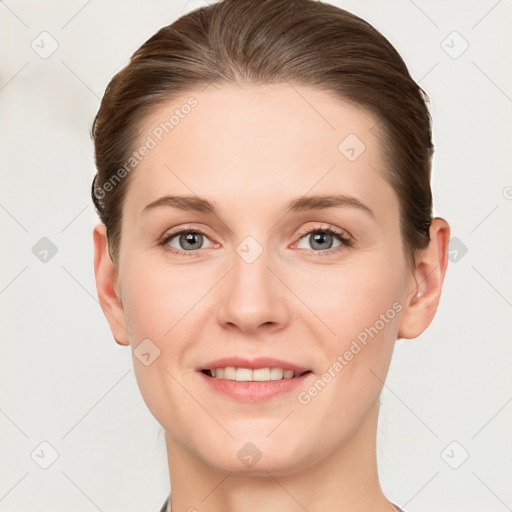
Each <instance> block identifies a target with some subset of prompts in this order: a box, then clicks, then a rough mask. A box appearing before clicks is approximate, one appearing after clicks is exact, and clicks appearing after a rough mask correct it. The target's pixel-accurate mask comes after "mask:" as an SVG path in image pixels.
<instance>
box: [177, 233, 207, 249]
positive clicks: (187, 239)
mask: <svg viewBox="0 0 512 512" xmlns="http://www.w3.org/2000/svg"><path fill="white" fill-rule="evenodd" d="M197 237H199V242H197V241H196V238H197ZM201 237H202V235H201V234H200V233H184V234H182V235H181V240H180V243H181V244H182V245H184V244H190V245H194V244H196V245H198V246H199V247H189V248H191V249H200V248H201V241H202V238H201Z"/></svg>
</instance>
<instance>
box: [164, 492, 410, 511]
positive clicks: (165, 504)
mask: <svg viewBox="0 0 512 512" xmlns="http://www.w3.org/2000/svg"><path fill="white" fill-rule="evenodd" d="M170 499H171V496H170V495H169V497H168V498H167V499H166V500H165V503H164V505H163V507H162V508H161V509H160V512H167V505H168V504H169V500H170ZM393 506H394V507H395V508H396V510H397V512H405V510H402V509H401V508H399V507H398V506H397V505H395V504H394V503H393Z"/></svg>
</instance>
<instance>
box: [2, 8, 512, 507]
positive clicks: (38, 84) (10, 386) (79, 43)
mask: <svg viewBox="0 0 512 512" xmlns="http://www.w3.org/2000/svg"><path fill="white" fill-rule="evenodd" d="M332 3H334V4H335V5H338V6H340V7H344V8H346V9H348V10H350V11H352V12H354V13H356V14H359V15H361V16H362V17H363V18H365V19H367V20H368V21H370V22H371V23H372V24H374V25H375V26H376V27H377V28H378V29H379V30H380V31H382V32H383V33H384V35H386V36H387V37H388V38H389V39H390V40H391V41H392V43H393V44H394V45H395V46H396V47H397V49H398V50H399V52H400V53H401V54H402V56H403V57H404V59H405V61H406V63H407V64H408V66H409V69H410V71H411V73H412V75H413V77H414V78H415V79H416V80H417V81H419V83H420V84H421V85H422V86H423V87H424V88H425V90H426V91H427V92H428V93H429V95H430V97H431V99H432V109H431V110H432V116H433V119H434V143H435V145H436V153H435V159H434V168H433V192H434V197H435V214H436V215H440V216H442V217H444V218H445V219H447V220H448V221H449V223H450V224H451V227H452V235H453V237H455V238H456V239H457V240H452V243H451V251H450V254H451V259H452V261H451V263H450V265H449V268H448V272H447V277H446V281H445V285H444V291H443V297H442V300H441V303H440V306H439V310H438V313H437V316H436V318H435V320H434V322H433V324H432V325H431V327H430V328H429V329H428V330H427V331H426V332H425V333H424V334H423V335H421V336H420V337H418V338H417V339H415V340H403V341H399V342H397V347H396V351H395V357H394V360H393V362H392V366H391V369H390V373H389V377H388V380H387V382H386V385H385V387H384V390H383V394H382V410H381V419H380V426H379V446H378V454H379V468H380V474H381V480H382V484H383V488H384V491H385V492H386V493H387V495H388V497H389V498H390V499H392V500H394V501H395V502H396V503H397V504H399V505H401V506H403V507H404V508H405V509H406V510H407V512H433V511H435V512H458V511H461V512H482V511H483V510H485V511H486V512H502V511H506V510H512V508H511V507H512V486H511V485H510V484H511V482H512V468H511V460H512V457H511V455H512V440H511V436H510V432H511V426H512V404H511V401H512V385H511V382H510V365H511V361H512V344H511V343H510V341H511V330H512V326H511V322H510V319H511V307H512V286H511V281H512V279H511V272H510V261H512V243H511V236H510V233H511V221H510V219H511V210H512V175H511V172H510V169H511V155H510V141H511V121H512V83H511V82H512V80H511V74H510V70H511V65H510V64H511V62H510V60H511V59H510V48H511V42H512V41H511V39H512V36H511V31H510V30H509V28H510V19H511V15H512V5H511V1H510V0H501V1H496V0H481V1H476V0H473V1H471V2H468V1H462V0H458V1H451V2H446V1H443V0H435V1H426V0H415V1H414V2H413V1H412V0H391V1H386V2H381V1H377V0H374V1H369V0H366V1H361V0H346V1H336V2H334V1H333V2H332ZM201 4H202V3H201V2H188V3H186V2H184V1H183V0H180V1H176V2H174V1H173V2H171V1H157V0H151V1H145V2H142V1H139V2H135V1H121V0H116V1H110V2H100V1H99V0H89V1H74V2H69V1H67V2H65V1H63V0H61V1H56V0H53V1H47V2H44V5H43V4H42V3H41V2H37V1H35V0H26V1H24V2H21V1H15V0H8V1H6V2H1V3H0V35H1V36H0V37H1V39H2V46H1V48H2V50H1V52H2V55H1V63H0V109H1V124H0V129H1V146H0V150H1V151H0V154H1V159H0V165H1V188H0V225H1V231H0V234H1V237H2V249H1V262H2V265H1V271H0V308H1V312H0V314H1V317H0V318H1V323H0V328H1V344H0V390H1V395H0V450H1V452H0V512H21V511H23V512H25V511H27V510H31V511H52V512H58V511H68V510H74V511H76V512H80V511H84V512H92V511H97V510H100V511H105V512H106V511H121V510H122V511H125V512H132V511H133V512H135V511H137V512H140V511H148V512H153V511H155V512H156V511H157V510H159V507H160V506H161V504H162V503H163V500H164V499H165V497H166V495H167V494H168V492H169V478H168V470H167V460H166V454H165V445H164V440H163V433H162V432H161V428H160V426H159V425H158V423H157V422H156V420H155V419H154V418H153V417H152V415H151V414H150V413H149V411H148V410H147V408H146V406H145V404H144V402H143V400H142V398H141V396H140V392H139V390H138V387H137V385H136V382H135V378H134V374H133V371H132V360H131V355H130V352H129V350H130V349H129V348H128V347H125V348H121V347H120V346H118V345H117V344H116V343H115V341H114V340H113V338H112V336H111V333H110V330H109V328H108V324H107V322H106V320H105V318H104V316H103V313H102V312H101V309H100V307H99V305H98V302H97V296H96V289H95V283H94V274H93V245H92V229H93V226H94V225H95V223H96V222H97V218H96V216H95V214H94V210H93V207H92V204H91V202H90V199H89V188H90V183H91V180H92V177H93V174H94V163H93V147H92V142H91V141H90V138H89V130H90V127H91V123H92V120H93V117H94V114H95V113H96V111H97V109H98V106H99V100H100V98H101V96H102V95H103V92H104V89H105V87H106V85H107V83H108V80H109V79H110V78H111V76H112V75H113V74H114V73H115V72H117V71H118V70H119V69H120V68H121V67H122V66H123V65H124V64H125V63H126V62H127V60H128V58H129V56H130V55H131V53H132V52H133V51H134V50H136V49H137V48H138V47H139V46H140V45H141V44H142V43H143V42H144V41H145V40H146V39H147V38H148V37H150V36H151V35H152V34H153V33H154V32H155V31H156V30H157V29H159V28H160V27H161V26H163V25H166V24H169V23H171V22H172V21H174V20H175V19H176V18H177V17H178V16H179V15H180V14H181V13H182V12H184V11H185V10H190V9H191V8H193V7H196V6H199V5H201ZM44 31H46V32H48V33H49V34H50V35H49V36H48V35H41V33H42V32H44ZM454 31H455V32H457V34H454ZM53 41H55V42H56V43H54V42H53ZM52 44H58V48H57V49H56V50H55V51H54V53H52V54H51V55H46V54H45V52H49V51H50V50H51V49H52ZM466 44H468V45H469V47H468V48H467V49H466V50H465V51H464V52H463V53H461V52H462V50H464V48H465V46H466ZM459 54H460V55H459ZM43 57H46V58H43ZM43 237H47V238H48V239H49V240H51V242H52V243H53V244H54V245H55V246H56V248H57V252H56V254H55V255H53V256H52V254H51V252H50V253H47V254H46V255H45V253H44V252H41V251H42V249H41V247H40V246H39V245H36V244H37V243H38V242H39V241H40V239H41V238H43ZM39 243H40V244H44V243H45V242H39ZM46 243H47V242H46ZM34 246H36V249H34V250H33V247H34ZM466 249H467V252H465V250H466ZM34 252H35V254H34ZM45 256H46V259H47V261H41V258H43V259H44V257H45ZM41 443H43V444H41ZM55 456H57V458H56V460H55V461H53V458H55ZM466 456H468V458H467V460H465V461H464V458H465V457H466ZM52 461H53V463H52ZM50 464H51V465H50ZM47 465H49V467H48V468H47V469H43V467H44V466H47ZM457 466H460V467H458V468H457V469H455V467H457Z"/></svg>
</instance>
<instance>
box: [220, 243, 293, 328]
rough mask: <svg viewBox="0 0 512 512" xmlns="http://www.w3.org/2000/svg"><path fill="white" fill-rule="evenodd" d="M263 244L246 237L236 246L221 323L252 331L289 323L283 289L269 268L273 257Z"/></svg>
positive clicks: (221, 299)
mask: <svg viewBox="0 0 512 512" xmlns="http://www.w3.org/2000/svg"><path fill="white" fill-rule="evenodd" d="M264 243H265V242H262V243H260V242H259V241H258V240H257V239H256V238H255V237H253V236H247V237H246V238H245V239H243V240H242V242H240V243H239V244H238V246H236V248H235V251H234V253H233V257H232V265H231V267H232V270H231V272H230V273H229V275H228V276H227V278H228V284H227V285H226V287H225V289H224V291H223V293H222V297H221V298H220V304H219V308H218V316H219V321H220V322H221V323H224V324H236V325H237V326H238V327H239V328H240V329H241V330H243V331H247V332H249V331H254V330H255V329H257V328H258V327H259V326H261V325H264V324H273V325H275V326H277V325H281V326H282V325H283V324H284V323H285V322H286V318H287V307H286V303H285V299H286V298H285V296H284V293H285V290H284V286H283V285H282V283H280V282H279V280H278V279H276V277H275V275H274V274H273V272H272V271H271V270H270V269H269V267H270V268H272V266H273V261H274V258H273V257H272V254H271V252H270V250H269V249H268V247H264Z"/></svg>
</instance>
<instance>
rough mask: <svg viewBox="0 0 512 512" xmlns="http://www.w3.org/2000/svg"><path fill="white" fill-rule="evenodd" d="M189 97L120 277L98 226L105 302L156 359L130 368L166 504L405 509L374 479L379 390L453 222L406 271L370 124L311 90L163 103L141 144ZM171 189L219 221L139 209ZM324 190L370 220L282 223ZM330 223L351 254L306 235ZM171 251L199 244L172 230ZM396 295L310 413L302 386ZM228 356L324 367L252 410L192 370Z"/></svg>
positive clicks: (151, 173)
mask: <svg viewBox="0 0 512 512" xmlns="http://www.w3.org/2000/svg"><path fill="white" fill-rule="evenodd" d="M192 95H193V96H194V97H195V98H196V99H197V100H198V105H197V107H196V108H195V109H194V110H192V111H191V113H190V114H189V115H188V116H186V117H185V118H184V119H183V120H181V121H180V123H179V125H177V126H176V127H175V128H174V129H173V130H172V131H171V132H170V133H169V134H168V135H166V136H165V137H164V138H163V140H162V141H161V142H160V143H159V144H158V145H157V147H155V148H154V149H152V150H151V151H150V152H149V154H148V155H147V156H146V157H145V158H144V159H143V160H142V161H141V162H140V163H139V165H138V166H137V168H136V170H135V171H133V175H132V176H131V178H130V179H131V182H130V184H129V187H128V191H127V195H126V202H125V204H124V210H123V225H122V236H121V244H120V252H119V263H118V266H117V267H116V266H115V265H114V264H113V263H112V261H111V260H110V258H109V255H108V252H107V246H106V243H107V240H106V232H105V226H104V225H103V224H99V225H98V226H96V227H95V229H94V244H95V265H94V267H95V274H96V284H97V290H98V296H99V300H100V303H101V306H102V309H103V311H104V313H105V315H106V318H107V320H108V322H109V324H110V327H111V330H112V333H113V335H114V337H115V339H116V341H117V342H118V343H119V344H122V345H130V346H131V348H132V352H133V350H135V349H136V348H137V346H138V345H139V343H141V341H142V340H144V339H147V338H149V339H150V340H151V342H152V343H153V344H154V345H156V346H157V347H158V348H159V350H160V355H159V357H158V358H156V359H155V360H154V362H153V363H152V364H150V365H148V366H146V365H144V364H142V363H141V362H140V361H139V359H138V358H136V357H134V358H133V362H134V369H135V374H136V378H137V382H138V385H139V388H140V390H141V393H142V396H143V398H144V400H145V402H146V404H147V406H148V408H149V409H150V411H151V413H152V414H153V415H154V416H155V418H156V419H157V421H158V422H159V423H160V424H161V425H162V427H163V429H164V432H165V440H166V446H167V455H168V461H169V472H170V480H171V489H172V509H173V510H174V511H182V510H183V511H186V510H189V508H190V507H195V508H196V509H197V510H199V511H200V512H221V511H222V512H225V511H233V512H235V511H236V512H239V511H240V510H244V511H246V512H253V511H254V512H256V511H261V510H266V511H278V510H279V511H281V512H299V511H303V510H304V509H305V510H307V511H308V512H317V511H326V510H327V511H335V510H336V511H338V512H339V511H358V512H366V511H368V512H370V511H372V512H375V511H390V510H394V508H393V507H392V505H391V503H390V502H389V501H388V500H387V499H386V498H385V496H384V494H383V492H382V490H381V487H380V484H379V479H378V474H377V461H376V449H375V443H376V430H377V419H378V398H379V394H380V392H381V389H382V386H383V382H384V380H385V378H386V374H387V372H388V368H389V364H390V359H391V356H392V351H393V347H394V343H395V340H396V339H397V337H398V336H400V337H402V338H415V337H416V336H418V335H420V334H421V333H422V332H423V331H424V330H425V329H426V328H427V327H428V325H429V324H430V323H431V321H432V319H433V317H434V315H435V312H436V309H437V306H438V302H439V298H440V294H441V288H442V283H443V279H444V275H445V271H446V266H447V247H448V241H449V238H450V228H449V225H448V224H447V222H446V221H445V220H443V219H442V218H439V217H438V218H435V219H434V220H433V222H432V225H431V228H430V238H431V242H430V245H429V246H428V247H427V248H426V249H424V250H422V251H420V252H418V254H417V261H416V266H415V267H414V268H410V267H409V266H408V264H407V261H406V258H405V252H404V247H403V242H402V238H401V234H400V229H399V202H398V198H397V196H396V195H395V192H394V191H393V189H392V188H391V186H390V185H389V184H388V183H387V182H386V181H385V180H384V179H383V177H382V175H383V162H384V160H383V157H382V153H381V148H380V145H379V137H378V133H376V129H375V126H376V123H377V120H376V119H375V118H374V117H373V116H372V115H370V114H369V113H367V112H366V111H365V110H363V109H361V108H356V107H354V106H351V105H349V104H348V103H345V102H343V101H340V100H339V99H335V98H333V97H332V96H330V95H328V94H327V93H325V92H322V91H320V90H315V89H313V88H308V87H304V86H300V87H299V86H294V88H292V87H290V85H288V84H277V85H266V86H253V85H236V86H235V85H233V86H231V85H229V86H227V85H225V86H222V87H220V86H219V87H214V86H209V87H207V88H206V89H204V90H194V91H191V92H189V93H187V94H183V95H181V96H180V97H178V98H175V99H173V100H172V101H170V102H169V103H168V104H167V105H165V106H163V107H161V108H159V109H157V110H155V111H154V112H153V113H152V114H151V115H150V117H148V119H146V120H145V123H144V129H143V130H142V132H141V134H142V135H141V141H143V140H144V139H145V137H146V136H147V135H148V134H150V133H151V130H152V129H153V128H154V127H155V126H156V125H157V124H158V123H160V122H162V121H163V120H165V119H168V117H169V112H170V111H172V110H173V109H174V108H179V106H180V105H182V104H183V103H185V102H186V100H187V99H188V98H189V97H190V96H192ZM305 99H306V100H307V101H305ZM319 114H321V115H319ZM326 120H327V121H328V122H326ZM372 129H373V130H372ZM351 133H353V134H356V135H357V136H358V137H359V139H360V140H361V141H363V142H364V144H365V146H366V149H365V151H364V152H363V153H362V154H361V155H360V156H359V157H358V158H357V159H356V160H355V161H349V160H348V159H347V158H346V157H345V156H344V155H343V154H342V153H341V152H340V151H339V150H338V145H339V144H340V142H341V141H343V140H344V139H345V137H346V136H347V135H348V134H351ZM166 194H174V195H181V194H183V195H197V196H199V197H202V198H206V199H208V200H210V201H211V202H214V203H215V204H216V205H217V206H218V215H215V214H208V213H202V212H196V211H182V210H179V209H176V208H172V207H169V206H164V207H160V208H154V209H151V210H149V211H146V212H145V213H141V212H142V210H143V208H144V207H145V206H146V205H147V204H149V203H151V202H152V201H154V200H156V199H158V198H159V197H161V196H163V195H166ZM313 194H346V195H350V196H353V197H355V198H357V199H358V200H359V201H360V202H362V203H364V204H365V205H367V206H368V207H369V208H370V209H371V210H372V211H373V213H374V216H372V215H370V214H369V213H367V212H366V211H365V210H364V209H362V208H356V207H352V206H341V207H331V208H324V209H318V210H312V211H302V212H292V213H286V205H287V204H288V203H289V202H290V201H292V200H293V199H297V198H300V197H302V196H304V195H308V196H309V195H313ZM326 227H331V228H333V229H335V230H338V231H339V230H343V231H345V232H346V233H348V234H350V236H351V237H352V239H353V245H352V246H350V247H349V246H344V245H343V244H342V243H341V242H339V241H338V240H337V239H336V238H330V237H329V236H327V239H326V240H325V241H323V242H321V243H323V245H321V246H320V249H319V248H318V246H315V245H314V243H315V242H314V238H313V237H312V236H311V235H308V234H306V233H307V232H308V231H310V230H313V229H316V230H321V229H322V228H326ZM188 228H193V229H196V230H199V231H200V232H203V233H204V234H205V235H206V236H205V237H204V238H203V242H202V245H201V239H200V237H199V241H198V242H197V246H196V247H200V248H199V250H198V251H197V252H196V255H195V256H192V257H190V256H188V255H177V254H173V253H172V252H170V251H169V250H166V246H165V245H159V241H160V240H161V238H162V237H164V235H165V234H168V233H170V232H171V229H172V230H174V231H178V230H179V229H188ZM249 235H250V236H252V237H253V238H254V239H255V240H257V242H258V243H259V244H260V246H261V248H262V249H263V252H262V254H261V255H260V256H259V257H258V258H257V259H256V260H255V261H254V262H252V263H250V264H249V263H247V262H246V261H245V260H244V259H243V258H242V257H240V256H239V254H238V253H237V252H236V248H237V246H238V245H239V244H240V243H241V242H242V241H243V240H244V239H245V238H246V237H247V236H249ZM331 241H332V246H330V243H331ZM192 243H194V241H192ZM169 246H171V248H172V247H174V248H178V249H181V250H182V251H186V250H189V251H190V245H186V241H185V244H183V242H182V244H181V245H179V236H177V237H175V238H174V239H173V241H170V242H169V243H168V245H167V248H168V249H169ZM315 247H316V248H315ZM322 247H324V248H325V249H322ZM418 293H419V294H420V295H419V297H417V294H418ZM394 303H398V304H399V305H400V307H401V310H400V311H399V312H398V313H397V314H396V315H395V316H394V318H393V319H390V320H389V321H388V322H387V323H385V326H384V327H383V328H381V329H380V330H379V331H378V334H377V335H375V336H374V337H373V338H369V341H368V343H367V345H366V346H364V348H362V350H361V351H360V352H359V353H357V355H355V356H354V357H353V359H352V360H351V361H349V362H348V363H347V364H346V366H344V367H343V370H342V371H340V372H338V373H337V374H336V376H335V377H334V378H332V380H331V381H330V382H329V383H328V384H327V385H326V386H325V387H324V388H323V389H322V390H321V392H319V393H318V394H317V395H316V396H314V397H312V398H311V401H310V402H309V403H307V404H302V403H300V402H299V401H298V399H297V395H298V393H299V391H301V389H302V390H304V389H307V388H309V387H310V386H311V385H312V384H313V383H314V382H315V381H317V380H318V379H319V378H321V376H322V374H323V373H324V372H325V371H326V370H327V368H329V367H332V365H333V363H334V362H335V361H336V360H337V356H338V355H343V354H344V353H345V352H346V351H347V350H348V349H349V348H350V346H351V343H352V342H353V340H354V339H355V338H356V337H357V335H358V334H359V333H361V332H362V331H364V329H365V327H369V326H372V325H375V324H376V321H377V320H378V319H379V318H380V315H381V314H383V313H386V311H387V310H388V309H389V308H391V307H392V305H393V304H394ZM231 355H239V356H247V357H249V358H253V357H256V356H259V355H266V356H270V357H276V358H280V359H284V360H288V361H292V362H294V363H297V364H299V365H302V366H304V367H306V368H309V369H311V370H312V372H313V373H312V375H310V376H309V377H308V380H307V384H305V385H304V386H303V388H301V389H298V390H294V391H292V392H289V393H284V394H281V395H279V396H277V397H274V398H271V399H270V400H266V401H262V402H259V403H258V402H252V403H249V402H241V401H237V400H234V399H232V398H229V397H226V396H224V395H221V394H219V393H216V392H214V391H212V390H210V388H209V386H206V385H205V383H204V382H203V379H202V376H201V375H200V374H199V373H198V372H197V371H196V368H198V367H200V366H201V365H204V364H205V363H207V362H208V361H211V360H213V359H216V358H219V357H225V356H231ZM247 442H251V443H253V444H254V445H255V446H256V447H257V449H258V450H259V451H260V452H261V454H262V457H261V459H260V460H259V461H258V462H257V463H256V464H254V465H253V466H252V467H249V468H248V467H246V466H245V465H244V464H242V463H241V461H240V460H239V458H238V457H237V452H238V451H239V450H240V449H241V448H242V447H243V446H244V445H245V444H246V443H247Z"/></svg>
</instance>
